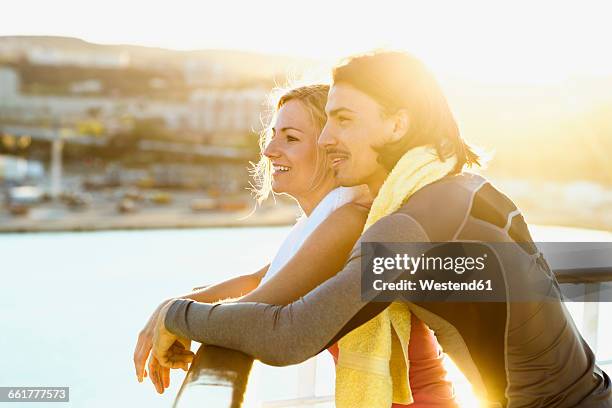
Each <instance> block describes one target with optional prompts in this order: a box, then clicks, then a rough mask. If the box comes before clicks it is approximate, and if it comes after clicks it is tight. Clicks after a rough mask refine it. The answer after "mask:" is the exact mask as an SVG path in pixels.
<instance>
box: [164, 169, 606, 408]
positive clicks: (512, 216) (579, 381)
mask: <svg viewBox="0 0 612 408" xmlns="http://www.w3.org/2000/svg"><path fill="white" fill-rule="evenodd" d="M449 241H468V242H473V241H476V242H483V243H486V242H501V243H508V245H509V246H510V249H509V250H505V251H504V252H503V253H496V254H494V256H493V258H494V259H493V260H491V261H494V262H497V263H496V264H497V265H499V268H498V269H497V271H498V272H499V273H500V274H501V276H500V279H501V281H502V282H504V285H505V290H506V293H508V296H509V298H508V299H511V298H512V296H513V294H516V293H520V292H521V291H522V290H523V289H524V288H525V287H526V286H525V285H530V282H540V283H542V282H545V283H546V282H547V284H548V285H549V294H550V296H552V297H553V298H552V299H551V298H550V297H549V298H548V299H547V300H545V301H542V302H535V301H534V302H512V301H510V300H508V299H506V301H505V302H504V301H497V302H465V303H452V302H421V303H412V304H411V307H410V310H411V312H412V313H414V314H415V315H416V316H418V317H419V319H421V320H422V321H424V322H425V323H426V324H427V325H428V326H429V327H430V328H431V329H432V330H433V331H434V333H435V335H436V338H437V340H438V341H439V343H440V344H441V345H442V348H443V349H444V351H445V352H446V353H448V354H449V355H450V356H451V358H452V359H453V361H454V362H455V363H456V364H457V365H458V367H459V368H460V369H461V370H462V371H463V373H464V374H465V375H466V377H467V378H468V379H469V380H470V382H471V383H472V385H473V386H474V388H475V390H476V392H477V393H478V394H480V395H481V396H482V397H485V398H486V399H488V400H489V401H490V402H492V403H493V405H492V406H502V407H511V408H516V407H521V408H526V407H530V408H531V407H534V408H535V407H558V408H561V407H563V408H565V407H576V406H580V407H584V408H586V407H589V408H594V407H597V408H604V407H606V408H611V407H612V383H611V381H610V378H609V377H608V376H607V374H606V373H605V372H603V371H602V370H601V369H600V368H599V367H598V366H597V365H596V364H595V356H594V355H593V352H592V351H591V350H590V348H589V346H588V345H587V343H586V342H585V341H584V340H583V339H582V337H581V336H580V333H579V332H578V330H577V329H576V326H575V325H574V323H573V321H572V318H571V316H570V315H569V313H568V312H567V309H566V308H565V307H564V305H563V302H562V301H561V295H560V293H559V292H558V285H557V283H556V281H555V279H554V275H553V273H552V272H551V271H550V268H549V267H548V264H547V263H546V261H545V260H544V258H543V256H542V255H541V254H539V251H538V250H537V247H536V246H535V245H534V243H533V240H532V238H531V235H530V233H529V229H528V227H527V224H526V223H525V221H524V219H523V217H522V215H521V214H520V212H519V211H518V210H517V208H516V206H515V205H514V203H513V202H512V201H511V200H510V199H509V198H508V197H506V196H505V195H504V194H502V193H501V192H499V191H498V190H497V189H495V187H493V186H492V185H491V184H490V183H489V182H487V181H486V180H485V179H484V178H482V177H481V176H478V175H473V174H466V173H462V174H457V175H453V176H448V177H445V178H443V179H442V180H440V181H438V182H436V183H432V184H430V185H428V186H426V187H424V188H422V189H421V190H419V191H418V192H416V193H415V194H414V195H413V196H412V197H411V198H410V199H409V200H408V201H407V202H406V203H405V204H404V205H403V206H402V208H400V209H399V210H398V211H397V212H395V213H393V214H391V215H389V216H386V217H384V218H382V219H381V220H379V221H378V222H377V223H376V224H374V225H373V226H372V227H370V228H369V229H368V230H367V231H366V232H365V234H364V235H363V236H362V238H361V239H360V240H359V241H358V242H357V244H356V245H355V247H354V248H353V250H352V252H351V255H350V257H349V260H348V262H347V264H346V265H345V267H344V269H343V270H342V271H340V272H339V273H338V274H337V275H336V276H334V277H332V278H330V279H328V280H327V281H325V282H323V283H322V284H321V285H319V286H318V287H317V288H315V289H314V290H312V291H311V292H309V293H308V294H306V295H304V296H303V297H302V298H300V299H299V300H297V301H295V302H293V303H291V304H289V305H286V306H274V305H266V304H261V303H225V304H214V305H211V304H204V303H198V302H194V301H191V300H179V301H175V302H174V303H173V304H172V306H171V307H170V309H169V310H168V314H167V315H166V318H165V325H166V327H167V328H168V329H169V330H170V331H171V332H173V333H175V334H177V335H180V336H183V337H187V338H190V339H193V340H197V341H199V342H202V343H206V344H211V345H217V346H223V347H227V348H232V349H236V350H240V351H242V352H244V353H247V354H249V355H251V356H253V357H255V358H257V359H259V360H261V361H263V362H265V363H267V364H271V365H289V364H295V363H299V362H301V361H304V360H306V359H308V358H309V357H312V356H314V355H316V354H317V353H319V352H320V351H321V350H323V349H325V348H326V347H328V346H330V345H331V344H333V343H334V342H336V341H337V340H339V339H340V338H342V336H344V335H345V334H347V333H348V332H350V331H351V330H353V329H354V328H356V327H358V326H360V325H361V324H363V323H365V322H366V321H368V320H370V319H371V318H372V317H374V316H376V315H377V314H378V313H380V312H381V311H382V310H384V309H385V308H386V307H387V306H388V303H385V302H379V301H377V300H380V299H373V296H375V295H376V294H372V295H370V296H367V295H366V296H364V297H363V299H362V294H361V258H362V254H361V243H362V242H449ZM423 246H424V248H423V249H424V250H426V249H427V248H425V245H423ZM413 249H414V250H415V252H416V253H415V254H412V255H413V256H418V255H419V252H421V251H419V248H418V247H416V246H415V247H414V248H413ZM392 273H396V272H392ZM398 274H399V273H398ZM385 277H386V279H388V280H395V279H399V278H401V276H388V275H385Z"/></svg>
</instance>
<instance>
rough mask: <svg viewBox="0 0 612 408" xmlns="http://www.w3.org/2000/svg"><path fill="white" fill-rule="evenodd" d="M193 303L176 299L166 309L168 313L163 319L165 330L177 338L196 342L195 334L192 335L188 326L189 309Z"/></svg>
mask: <svg viewBox="0 0 612 408" xmlns="http://www.w3.org/2000/svg"><path fill="white" fill-rule="evenodd" d="M193 303H194V301H193V300H191V299H176V300H174V301H173V302H172V304H171V305H170V308H168V313H166V317H165V319H164V325H165V326H166V329H168V331H170V332H171V333H174V334H176V335H177V336H181V337H185V338H188V339H193V340H196V341H197V339H196V337H198V336H196V333H193V331H192V330H191V328H190V326H189V319H188V316H189V309H190V307H191V306H192V304H193Z"/></svg>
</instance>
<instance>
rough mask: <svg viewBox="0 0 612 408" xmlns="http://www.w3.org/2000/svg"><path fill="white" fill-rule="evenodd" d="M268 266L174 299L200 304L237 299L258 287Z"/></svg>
mask: <svg viewBox="0 0 612 408" xmlns="http://www.w3.org/2000/svg"><path fill="white" fill-rule="evenodd" d="M269 266H270V265H266V266H264V267H263V268H261V269H260V270H259V271H257V272H255V273H252V274H248V275H241V276H237V277H235V278H231V279H228V280H225V281H223V282H219V283H216V284H214V285H210V286H207V287H205V288H203V289H198V290H195V291H192V292H189V293H186V294H183V295H180V296H176V297H177V298H181V299H191V300H195V301H196V302H202V303H214V302H218V301H221V300H225V299H232V298H238V297H241V296H244V295H246V294H248V293H250V292H251V291H253V289H255V288H256V287H257V286H258V285H259V282H260V281H261V278H262V277H263V275H264V274H265V273H266V271H267V270H268V267H269Z"/></svg>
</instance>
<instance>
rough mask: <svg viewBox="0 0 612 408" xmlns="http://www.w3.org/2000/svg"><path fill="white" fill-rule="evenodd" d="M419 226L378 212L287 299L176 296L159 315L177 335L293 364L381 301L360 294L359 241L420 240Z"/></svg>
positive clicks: (422, 239) (362, 320)
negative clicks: (347, 249)
mask: <svg viewBox="0 0 612 408" xmlns="http://www.w3.org/2000/svg"><path fill="white" fill-rule="evenodd" d="M422 231H423V229H422V228H421V226H420V225H419V224H418V223H417V222H416V221H415V220H414V219H412V218H411V217H409V216H406V215H403V214H392V215H390V216H387V217H384V218H383V219H381V220H380V221H379V222H377V223H376V224H375V225H373V226H372V227H371V228H370V229H368V231H367V232H366V233H365V234H364V235H363V237H362V239H361V240H360V241H358V242H357V244H356V245H355V247H354V248H353V251H352V253H351V255H350V257H349V261H348V263H347V265H346V266H345V267H344V269H343V270H342V271H341V272H339V273H338V274H337V275H336V276H334V277H332V278H330V279H328V280H327V281H325V282H324V283H323V284H321V285H320V286H318V287H317V288H315V289H314V290H312V291H311V292H309V293H308V294H306V295H305V296H304V297H302V298H300V299H299V300H297V301H295V302H293V303H291V304H289V305H286V306H274V305H269V304H263V303H225V304H215V305H210V304H204V303H198V302H194V301H192V300H183V299H179V300H175V301H173V302H172V304H171V305H169V307H168V308H166V314H165V316H161V318H163V323H164V325H165V326H166V328H167V329H168V330H169V331H170V332H172V333H174V334H176V335H178V336H182V337H186V338H190V339H193V340H196V341H199V342H202V343H206V344H212V345H216V346H222V347H227V348H232V349H236V350H239V351H242V352H244V353H246V354H249V355H251V356H253V357H255V358H257V359H259V360H261V361H262V362H264V363H266V364H271V365H290V364H296V363H299V362H302V361H304V360H306V359H308V358H310V357H312V356H314V355H316V354H317V353H319V352H320V351H321V350H322V349H324V348H325V347H326V346H328V345H329V344H330V343H331V342H332V341H335V340H337V339H338V338H340V337H341V336H342V335H344V334H346V333H347V332H348V331H350V330H352V329H353V328H355V327H358V326H359V325H361V324H363V323H365V322H366V321H367V320H369V319H371V318H372V317H374V316H375V315H376V314H378V313H380V312H381V311H382V310H383V309H384V308H385V307H386V306H387V304H385V303H379V302H370V303H368V302H364V301H362V300H361V242H362V241H363V242H426V241H428V239H427V237H426V236H424V234H423V232H422ZM312 262H313V263H314V262H315V259H312ZM156 354H158V355H163V354H164V350H156Z"/></svg>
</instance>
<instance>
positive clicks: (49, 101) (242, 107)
mask: <svg viewBox="0 0 612 408" xmlns="http://www.w3.org/2000/svg"><path fill="white" fill-rule="evenodd" d="M98 86H100V85H99V83H97V81H95V80H92V81H85V82H83V83H79V85H78V87H77V88H73V92H75V91H79V92H86V91H92V92H93V91H95V90H96V89H97V88H98ZM266 93H267V92H266V90H265V89H263V88H247V89H236V90H222V89H215V90H210V89H208V90H206V89H200V90H197V91H194V92H193V93H192V95H191V97H190V99H189V101H187V102H184V103H183V102H165V101H159V100H149V99H145V98H133V97H132V98H127V97H126V98H117V97H101V96H84V95H83V96H81V95H79V96H76V95H75V96H46V95H25V94H22V93H20V92H19V75H18V74H17V73H16V72H15V70H14V69H12V68H8V67H0V107H1V109H0V119H2V118H3V117H4V118H11V119H15V120H18V121H23V122H28V121H36V120H39V119H41V118H48V119H52V120H59V121H61V122H62V123H71V122H72V123H75V122H78V121H80V120H83V118H86V117H88V115H89V114H90V112H92V111H96V112H97V117H98V119H99V120H101V121H103V122H104V121H108V122H109V123H112V122H116V121H117V118H120V117H131V118H135V119H145V118H156V117H157V118H162V119H163V120H164V122H165V124H166V126H167V128H168V129H170V130H176V131H187V130H189V131H193V132H199V133H202V134H208V135H209V136H208V140H209V141H211V143H215V142H214V141H215V140H217V141H219V142H220V141H221V140H222V139H223V138H227V137H231V136H230V135H238V134H249V133H250V132H252V131H254V130H258V129H259V128H260V126H261V123H260V122H261V121H260V117H261V112H262V109H263V106H264V102H265V99H266ZM178 133H179V134H180V132H178ZM186 133H189V132H186ZM240 143H241V142H240V141H239V144H240Z"/></svg>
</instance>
